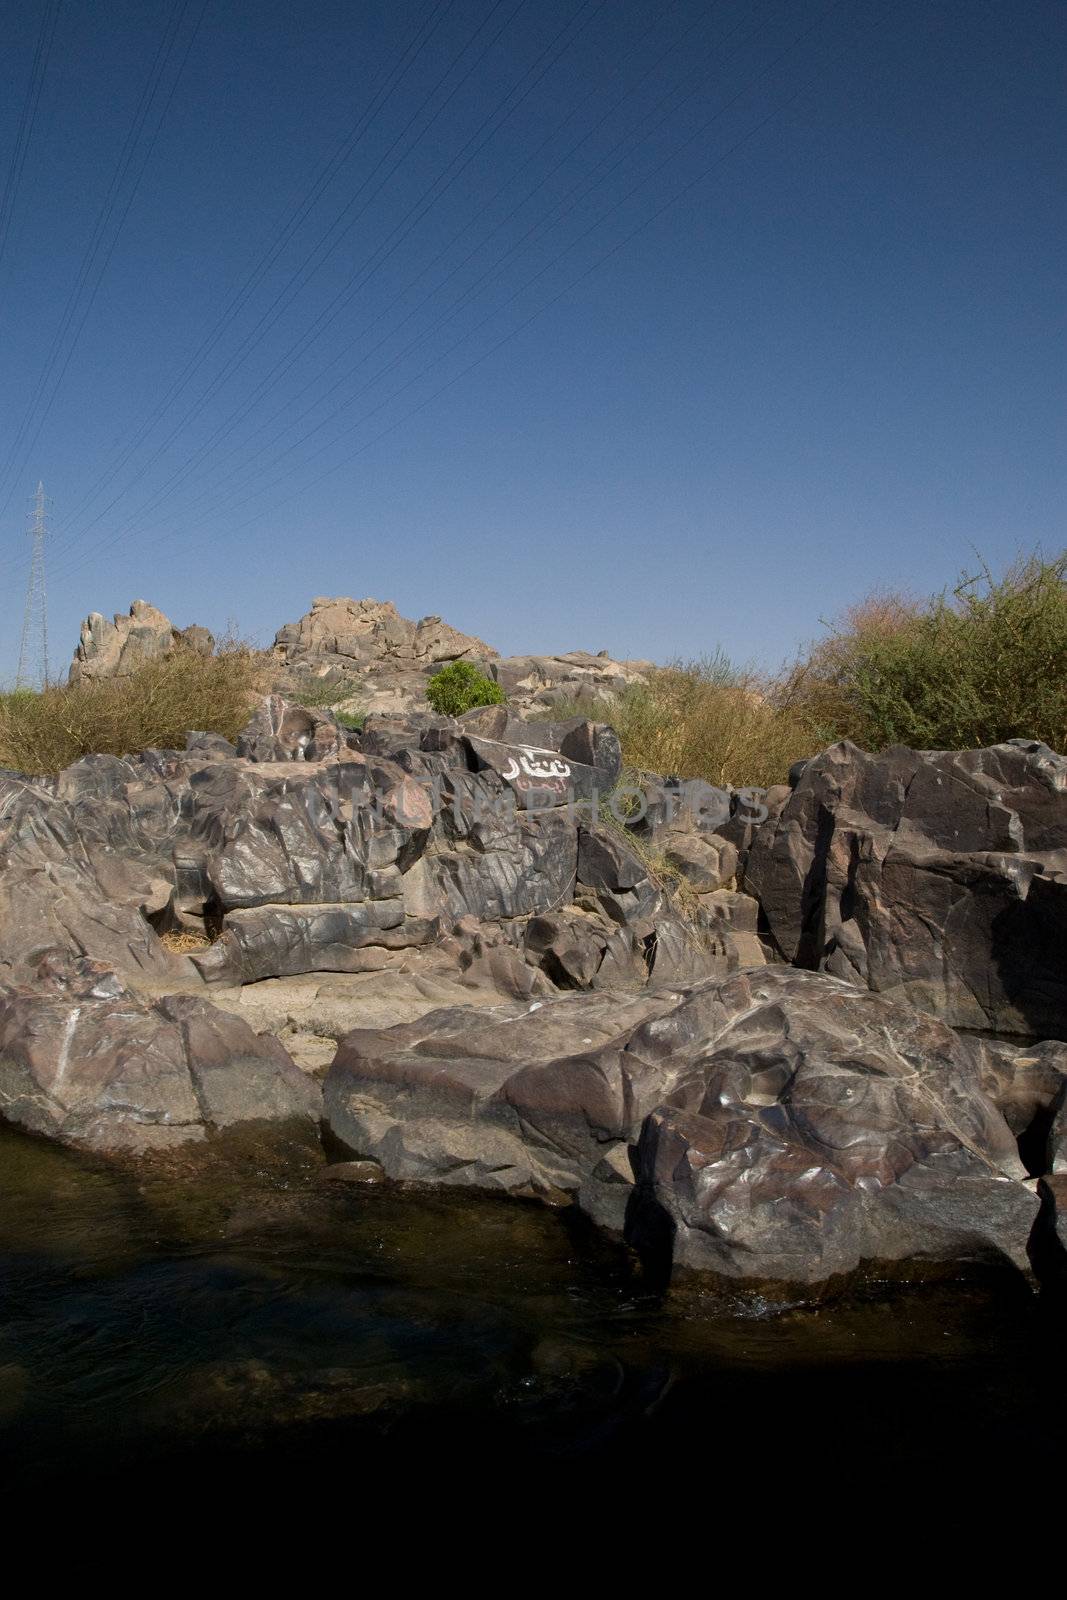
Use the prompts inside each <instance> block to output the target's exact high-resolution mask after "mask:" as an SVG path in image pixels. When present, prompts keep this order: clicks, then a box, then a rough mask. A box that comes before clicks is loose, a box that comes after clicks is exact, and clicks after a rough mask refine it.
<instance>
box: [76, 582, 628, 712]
mask: <svg viewBox="0 0 1067 1600" xmlns="http://www.w3.org/2000/svg"><path fill="white" fill-rule="evenodd" d="M179 643H181V644H184V645H186V646H187V647H190V648H193V649H196V650H201V651H204V652H206V653H210V652H211V650H212V649H213V648H214V641H213V639H212V636H211V634H210V633H208V631H207V629H206V628H200V627H190V628H184V629H182V628H176V627H175V626H174V624H173V623H172V622H171V621H170V618H169V617H166V616H165V615H164V614H163V612H162V611H159V610H157V609H156V607H155V606H151V605H149V604H147V602H146V601H144V600H135V601H134V603H133V605H132V606H131V608H130V612H129V615H128V616H122V615H117V616H116V617H115V619H114V621H113V622H108V621H107V619H106V618H105V617H103V616H101V614H100V613H99V612H97V611H94V612H92V613H91V614H90V615H89V616H88V617H87V618H86V619H85V621H84V622H83V623H82V627H81V639H80V642H79V644H78V648H77V650H76V651H75V655H74V662H73V664H72V666H71V669H70V681H71V683H83V682H90V681H94V680H98V679H103V678H114V677H126V676H128V675H129V674H130V673H131V672H133V671H135V670H136V668H137V667H139V666H141V665H143V663H144V662H145V661H149V660H153V659H155V658H156V657H158V656H160V655H165V654H167V653H168V652H169V651H171V650H173V649H174V648H175V646H176V645H177V644H179ZM270 655H271V678H272V684H273V688H274V689H275V690H276V692H277V693H279V694H281V695H282V696H284V697H285V698H287V699H289V700H291V701H293V702H295V703H301V702H302V701H304V700H306V699H307V700H311V701H312V702H313V703H314V704H316V705H321V704H323V703H325V702H327V701H328V702H329V703H330V704H331V705H333V706H334V707H336V708H337V709H338V710H340V711H343V712H346V713H349V714H357V713H358V714H359V715H364V714H366V713H381V714H386V715H407V714H408V713H411V712H418V711H425V710H426V709H427V700H426V683H427V680H428V679H429V678H430V677H431V676H432V675H433V674H434V673H435V672H439V671H440V670H441V668H442V667H443V666H446V665H447V664H448V663H449V662H451V661H459V660H469V661H475V662H477V663H478V665H479V666H480V668H481V669H482V671H484V672H485V673H486V674H487V675H488V676H489V677H492V678H495V679H496V680H497V681H498V682H499V683H500V684H501V686H502V687H503V689H504V692H505V693H506V694H507V697H508V702H509V705H510V707H511V710H512V712H513V713H514V714H516V715H520V716H528V717H534V718H538V717H551V716H552V715H553V713H554V708H556V707H557V706H559V705H561V704H563V703H565V702H566V703H567V704H569V705H573V706H578V707H584V708H592V707H594V706H596V705H602V704H610V703H611V702H612V701H613V700H614V699H615V698H616V697H617V696H618V695H619V694H620V693H621V692H622V691H623V690H624V689H625V688H626V686H627V685H628V684H631V683H635V682H639V681H640V680H641V679H642V678H643V677H644V676H645V675H646V674H647V673H648V672H649V671H650V670H651V663H650V662H647V661H615V660H613V659H612V658H611V656H609V655H608V653H607V651H606V650H603V651H601V652H600V653H599V654H596V655H594V654H591V653H589V652H588V651H584V650H574V651H571V652H569V653H567V654H564V655H541V656H538V655H532V656H510V657H504V658H502V657H501V656H500V655H499V653H498V652H497V651H496V650H494V649H493V647H492V645H488V644H486V643H485V641H484V640H483V639H478V638H475V637H474V635H473V634H466V633H460V632H459V631H458V630H457V629H455V628H453V627H451V626H450V625H449V624H448V623H447V622H443V621H442V620H441V618H440V617H423V618H422V620H421V621H420V622H412V621H410V620H409V619H408V618H406V617H402V616H401V615H400V613H399V612H398V611H397V609H396V607H395V606H394V605H393V604H392V603H391V602H389V601H379V600H369V599H367V600H353V599H349V598H347V597H344V596H342V597H339V598H337V599H330V598H328V597H325V596H320V597H319V598H317V599H315V600H313V601H312V604H311V610H310V611H308V612H306V613H305V615H304V616H302V617H301V618H300V619H299V620H298V621H297V622H289V623H286V624H285V626H284V627H282V628H280V629H279V630H278V633H277V634H276V635H275V639H274V644H273V646H272V648H271V652H270Z"/></svg>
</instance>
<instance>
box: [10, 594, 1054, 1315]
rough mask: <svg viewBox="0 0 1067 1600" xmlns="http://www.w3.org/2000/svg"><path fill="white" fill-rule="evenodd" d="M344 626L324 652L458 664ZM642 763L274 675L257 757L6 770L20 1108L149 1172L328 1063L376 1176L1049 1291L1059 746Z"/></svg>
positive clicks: (573, 728)
mask: <svg viewBox="0 0 1067 1600" xmlns="http://www.w3.org/2000/svg"><path fill="white" fill-rule="evenodd" d="M330 604H331V605H333V603H332V602H331V603H330ZM343 604H345V605H347V604H348V603H347V602H346V603H343ZM380 609H381V608H379V610H380ZM360 614H361V615H362V616H363V620H364V621H365V622H366V623H367V629H366V632H365V633H360V632H359V631H358V630H357V631H356V632H355V633H354V634H353V635H352V636H351V637H348V636H347V635H344V634H341V633H338V632H336V631H334V632H330V631H329V630H326V631H325V632H323V631H321V630H320V631H319V632H315V631H314V630H312V631H311V632H309V633H308V634H307V636H306V640H305V642H306V643H307V649H308V652H309V655H306V656H305V657H304V658H303V659H304V660H305V662H306V661H307V660H308V659H310V657H311V656H313V655H314V652H315V650H317V649H318V648H319V644H320V643H322V641H324V640H325V641H326V642H329V641H330V640H332V641H333V643H334V644H336V641H337V640H338V639H340V638H348V643H347V645H346V648H347V649H350V650H351V651H352V652H353V654H352V655H351V657H350V659H351V661H352V662H353V664H354V666H353V670H355V671H363V670H364V669H365V667H366V665H367V661H366V660H361V659H358V658H359V652H360V650H363V649H364V648H365V650H366V651H367V652H370V653H371V654H370V655H369V656H368V658H367V659H371V658H373V659H374V660H379V659H381V655H380V653H381V651H383V650H386V651H387V653H390V654H389V659H390V661H391V662H392V664H393V666H394V667H395V668H396V669H397V670H398V671H401V672H407V671H408V670H409V669H410V670H411V671H412V672H413V673H414V674H415V675H416V676H418V675H420V674H422V675H423V676H424V675H425V674H426V673H427V672H428V671H429V670H431V668H432V665H433V661H432V660H431V657H434V658H435V659H444V658H445V657H442V656H441V655H440V654H439V653H440V652H441V651H451V650H453V649H454V648H456V646H457V637H459V636H456V637H451V636H450V630H444V629H443V625H442V626H438V625H437V624H436V623H434V624H433V625H432V626H429V627H427V628H425V629H424V631H423V634H422V635H421V636H420V635H419V629H418V628H416V627H415V625H414V624H411V625H404V627H403V628H400V630H399V631H396V629H392V631H391V628H392V625H391V624H388V619H385V620H384V621H383V620H382V618H381V617H378V618H377V620H375V618H374V617H373V616H372V615H371V614H370V613H369V612H363V613H360ZM349 615H350V614H349V613H348V612H345V616H346V617H348V616H349ZM319 620H320V622H323V626H324V627H325V619H324V618H320V619H319ZM335 620H336V618H335ZM357 620H358V619H357ZM164 621H165V619H164ZM379 623H381V626H382V629H383V630H384V631H382V632H380V633H378V632H376V631H375V630H376V628H377V626H378V624H379ZM387 624H388V625H387ZM420 626H421V625H420ZM316 627H318V624H316ZM409 630H410V631H409ZM162 637H163V635H162V633H160V634H159V638H160V639H162ZM361 639H362V640H364V641H365V643H364V644H361V643H360V642H359V641H360V640H361ZM383 640H385V643H383ZM366 641H369V642H366ZM477 643H478V641H467V644H469V645H477ZM172 647H173V642H172ZM161 648H162V646H161ZM294 648H296V647H295V646H294ZM300 648H301V649H302V648H303V646H301V647H300ZM404 651H410V652H411V653H410V655H404V654H403V652H404ZM374 652H379V654H378V655H374V654H373V653H374ZM299 653H300V651H299V649H298V650H297V655H298V656H299ZM326 653H327V654H329V653H334V654H336V651H334V650H333V645H332V644H331V646H330V650H329V651H327V652H326ZM119 655H120V656H121V651H120V652H119ZM480 659H483V660H484V661H485V662H486V664H487V665H488V666H489V667H490V669H493V668H499V666H500V663H499V662H495V661H494V660H493V658H491V657H488V656H485V657H481V658H480ZM420 681H421V680H420ZM621 768H622V756H621V751H620V747H619V741H618V739H617V737H616V735H615V734H614V732H613V731H612V729H611V728H610V727H608V726H606V725H605V724H604V723H601V722H598V721H596V720H593V719H591V718H589V717H586V716H583V715H581V714H579V715H573V716H569V717H558V716H553V715H552V714H551V710H550V708H549V709H546V711H545V714H543V715H541V716H540V717H538V718H537V719H533V720H531V719H523V718H520V717H519V716H517V715H516V712H515V708H514V706H513V705H506V706H491V707H483V708H480V709H478V710H476V711H472V712H469V713H467V714H466V715H465V716H463V717H459V718H450V717H443V716H438V715H435V714H433V713H432V712H430V711H429V710H427V709H420V710H414V711H408V712H399V711H395V710H394V711H391V712H390V713H389V714H384V713H372V714H371V715H370V716H368V717H367V719H366V722H365V724H364V725H363V727H362V728H361V730H360V731H359V732H355V731H353V729H352V728H351V727H349V726H347V725H346V724H345V723H344V721H343V720H342V719H341V718H339V717H338V716H337V715H336V714H334V712H332V711H323V710H320V709H316V708H315V707H308V706H305V705H301V704H298V703H294V702H293V701H291V700H287V699H286V698H285V697H284V696H282V695H280V694H277V693H275V694H272V695H270V696H267V697H266V698H264V699H263V701H262V702H261V703H260V704H259V705H258V706H257V707H256V709H255V711H254V714H253V715H252V717H251V719H250V721H249V723H248V726H247V727H246V728H245V729H244V730H243V731H242V733H241V734H240V735H239V736H238V738H237V739H236V740H235V741H234V742H233V743H230V742H228V741H227V740H225V739H222V738H219V737H218V736H217V735H212V734H205V733H192V734H190V735H189V737H188V740H187V745H186V748H185V749H184V750H145V751H142V752H140V753H139V754H136V755H131V756H129V757H125V758H119V757H115V756H87V757H85V758H84V759H83V760H81V761H78V762H76V763H74V764H73V765H72V766H71V767H69V768H67V769H66V770H65V771H64V772H62V773H60V774H59V776H58V777H57V778H55V779H52V780H43V779H40V780H39V779H32V778H28V777H25V776H20V775H18V774H13V773H4V774H0V1115H2V1116H4V1117H5V1118H7V1119H8V1120H9V1121H12V1122H14V1123H15V1124H17V1125H18V1126H19V1127H22V1128H24V1129H26V1130H28V1131H30V1132H34V1133H38V1134H42V1135H44V1136H47V1137H51V1138H55V1139H59V1140H61V1141H63V1142H65V1143H67V1144H71V1145H77V1146H83V1147H88V1148H91V1149H93V1150H95V1151H103V1152H134V1153H136V1152H143V1151H150V1150H156V1151H159V1150H166V1149H169V1148H171V1147H172V1146H179V1145H180V1146H185V1145H188V1144H189V1143H191V1142H194V1143H195V1142H204V1141H205V1140H207V1139H209V1138H211V1137H213V1136H214V1134H215V1133H216V1132H217V1131H219V1130H221V1129H224V1128H227V1127H229V1126H232V1125H233V1124H235V1123H257V1124H263V1125H265V1126H268V1127H273V1128H275V1129H277V1128H280V1127H282V1126H286V1127H288V1126H291V1125H294V1124H296V1125H299V1126H301V1127H303V1128H305V1129H306V1130H310V1129H312V1128H314V1127H315V1126H316V1125H317V1121H318V1118H319V1116H320V1111H321V1110H322V1106H320V1097H319V1089H318V1086H317V1083H316V1081H315V1078H314V1076H313V1074H318V1073H322V1072H326V1079H325V1100H324V1110H325V1116H326V1120H327V1122H328V1124H329V1127H330V1129H331V1132H332V1137H333V1139H334V1140H336V1141H340V1143H341V1145H342V1146H344V1147H345V1149H346V1151H347V1152H348V1153H350V1154H351V1155H352V1156H353V1157H354V1158H356V1159H358V1160H361V1161H371V1162H375V1163H377V1168H375V1169H373V1170H378V1169H380V1170H381V1171H382V1172H384V1173H386V1174H387V1175H388V1176H390V1177H391V1178H394V1179H401V1180H417V1181H420V1182H431V1183H439V1184H445V1185H449V1186H466V1187H474V1188H479V1189H488V1190H498V1191H501V1192H506V1193H512V1194H520V1195H529V1196H536V1197H540V1198H542V1199H546V1200H548V1201H550V1202H552V1203H556V1204H564V1203H566V1204H575V1205H577V1206H579V1207H581V1208H582V1209H583V1210H584V1211H585V1212H586V1213H587V1214H588V1215H589V1216H590V1217H591V1218H592V1219H593V1220H594V1221H596V1222H597V1223H599V1224H601V1225H603V1226H606V1227H608V1228H611V1229H613V1230H614V1231H616V1232H617V1233H620V1234H622V1235H623V1236H624V1237H626V1238H627V1239H628V1240H629V1241H630V1243H631V1244H632V1245H634V1246H635V1248H637V1249H638V1250H639V1251H640V1252H641V1253H642V1255H643V1256H644V1257H645V1258H646V1260H647V1261H648V1262H649V1263H650V1265H651V1266H653V1267H655V1268H656V1269H657V1270H673V1269H674V1268H676V1267H678V1268H682V1267H684V1268H698V1269H701V1270H706V1271H711V1272H713V1273H715V1274H716V1275H718V1276H719V1277H722V1278H724V1279H729V1280H735V1281H737V1282H741V1283H746V1284H758V1285H763V1286H766V1285H769V1284H777V1285H807V1286H810V1285H813V1284H819V1283H823V1282H825V1281H828V1280H843V1279H847V1278H848V1276H849V1275H850V1274H852V1273H854V1272H856V1271H859V1270H863V1269H865V1268H866V1267H868V1266H870V1267H872V1268H873V1269H875V1270H879V1271H882V1270H885V1268H886V1266H887V1264H892V1263H907V1262H912V1263H913V1262H915V1261H922V1262H931V1261H932V1262H958V1261H972V1260H987V1261H988V1260H992V1261H998V1262H1004V1263H1010V1264H1011V1265H1012V1266H1014V1267H1016V1268H1020V1269H1025V1266H1026V1261H1027V1257H1026V1249H1027V1243H1028V1238H1029V1235H1030V1229H1031V1224H1032V1223H1033V1219H1034V1215H1035V1213H1036V1210H1037V1204H1038V1202H1037V1198H1036V1196H1035V1193H1034V1191H1033V1181H1032V1180H1033V1179H1036V1178H1041V1179H1043V1180H1045V1182H1044V1189H1043V1193H1044V1195H1045V1201H1044V1205H1045V1209H1044V1212H1043V1213H1042V1217H1043V1221H1042V1225H1041V1229H1039V1233H1041V1237H1042V1238H1043V1240H1044V1243H1043V1244H1042V1245H1041V1251H1039V1255H1040V1254H1041V1252H1042V1251H1043V1252H1044V1254H1045V1255H1046V1256H1047V1254H1048V1252H1049V1251H1051V1250H1053V1247H1055V1248H1056V1249H1059V1248H1060V1246H1059V1244H1057V1243H1056V1241H1058V1240H1059V1239H1060V1237H1061V1234H1062V1232H1063V1228H1062V1211H1063V1201H1062V1184H1060V1188H1059V1189H1057V1188H1056V1184H1057V1183H1059V1181H1060V1178H1061V1177H1062V1176H1063V1175H1064V1174H1065V1173H1067V1043H1060V1042H1057V1036H1059V1037H1067V1025H1065V1022H1064V1018H1065V1016H1067V1005H1065V1003H1064V1002H1065V1000H1067V995H1065V992H1064V990H1065V984H1067V980H1065V979H1064V976H1063V974H1064V971H1065V970H1067V965H1065V963H1064V961H1063V955H1064V949H1063V946H1064V925H1063V906H1062V904H1061V902H1062V899H1063V894H1064V881H1065V879H1064V866H1065V861H1067V816H1065V807H1067V799H1065V791H1067V760H1064V758H1061V757H1058V756H1055V755H1053V754H1052V753H1051V752H1050V751H1048V750H1046V749H1045V748H1044V747H1043V746H1037V745H1032V744H1027V743H1025V742H1015V743H1012V744H1008V745H1004V746H998V747H996V748H994V749H992V750H987V751H972V752H962V753H959V752H957V753H945V752H914V751H892V752H889V753H887V754H886V755H883V756H880V757H872V756H869V755H865V754H864V753H863V752H861V751H859V750H856V749H855V748H853V747H852V746H850V745H838V746H834V747H833V748H832V749H830V750H828V751H826V752H824V753H823V754H822V755H820V756H818V757H816V758H815V759H814V760H812V761H810V762H807V763H804V764H803V765H802V767H800V768H798V770H797V771H796V772H794V774H793V782H792V786H791V787H788V786H783V787H781V788H780V789H777V790H769V791H766V792H755V791H718V790H714V789H711V788H710V787H709V786H708V785H706V784H699V783H694V782H682V781H680V780H678V779H664V780H660V779H653V778H650V779H649V780H648V785H647V788H648V793H647V796H643V797H641V800H642V803H641V804H640V805H639V806H638V807H637V809H636V810H635V811H633V812H631V811H630V809H629V807H627V811H626V815H627V816H628V818H629V825H628V826H622V825H621V823H620V821H619V818H616V819H615V820H614V821H612V820H611V807H610V806H608V807H606V806H605V802H606V801H607V800H609V799H610V798H611V797H612V796H613V791H614V789H615V786H616V784H617V783H618V782H619V780H620V775H621ZM615 798H616V799H617V798H618V797H617V796H616V797H615ZM632 798H634V797H633V796H631V799H632ZM646 799H647V802H648V803H647V804H646V803H645V800H646ZM668 885H671V886H672V887H670V888H668ZM769 949H770V950H772V952H773V958H776V959H772V964H770V965H768V950H769ZM805 969H807V970H805ZM949 1023H951V1024H954V1025H956V1026H960V1025H962V1026H963V1027H964V1028H969V1029H980V1030H982V1031H983V1035H984V1036H982V1037H978V1036H972V1035H971V1034H966V1033H958V1032H954V1031H953V1028H952V1027H950V1026H949V1025H948V1024H949ZM990 1029H993V1030H996V1031H997V1032H998V1033H999V1034H1000V1035H1001V1037H999V1038H992V1037H989V1036H988V1032H989V1030H990ZM1035 1037H1040V1040H1041V1042H1039V1043H1033V1042H1032V1041H1033V1039H1034V1038H1035ZM290 1047H291V1048H290ZM298 1062H299V1065H298V1064H297V1063H298ZM327 1068H328V1071H327ZM1028 1174H1030V1175H1032V1177H1030V1176H1028ZM1042 1230H1043V1232H1042ZM1061 1254H1062V1252H1061ZM1035 1259H1037V1258H1036V1257H1035ZM1042 1259H1044V1257H1042Z"/></svg>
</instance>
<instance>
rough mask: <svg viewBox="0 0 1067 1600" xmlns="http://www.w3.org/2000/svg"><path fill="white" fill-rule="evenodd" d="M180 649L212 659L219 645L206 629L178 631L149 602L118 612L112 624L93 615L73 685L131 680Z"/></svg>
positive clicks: (87, 622) (74, 665)
mask: <svg viewBox="0 0 1067 1600" xmlns="http://www.w3.org/2000/svg"><path fill="white" fill-rule="evenodd" d="M179 645H181V646H183V647H184V648H185V649H187V650H194V651H196V652H197V653H198V654H199V655H210V654H211V652H212V651H213V650H214V648H215V641H214V639H213V638H212V636H211V634H210V633H209V632H208V631H207V629H206V628H201V627H197V626H193V627H191V628H184V629H182V628H176V627H175V626H174V624H173V622H171V620H170V618H169V617H167V616H165V615H164V614H163V612H162V611H160V610H158V609H157V607H156V606H153V605H149V603H148V601H147V600H135V601H134V602H133V605H132V606H131V607H130V609H129V612H128V613H127V614H126V615H125V616H124V615H123V614H122V613H121V612H116V614H115V618H114V621H112V622H109V621H108V620H107V618H106V617H105V616H103V615H102V614H101V613H100V612H99V611H91V612H90V613H89V615H88V616H87V617H86V619H85V621H84V622H83V623H82V625H81V637H80V638H79V641H78V647H77V649H76V650H75V652H74V660H73V662H72V663H71V668H70V682H71V683H72V684H76V683H95V682H98V681H99V680H100V679H103V678H128V677H129V676H130V674H131V673H133V672H136V671H137V669H138V667H142V666H144V664H145V662H146V661H154V660H156V659H157V658H158V657H159V656H165V655H169V654H170V652H171V651H172V650H174V649H175V648H176V647H178V646H179Z"/></svg>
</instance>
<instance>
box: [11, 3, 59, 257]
mask: <svg viewBox="0 0 1067 1600" xmlns="http://www.w3.org/2000/svg"><path fill="white" fill-rule="evenodd" d="M62 4H63V0H48V4H47V5H46V6H45V10H44V16H43V17H42V18H41V31H40V33H39V34H38V36H37V48H36V49H35V51H34V53H33V64H32V66H31V67H30V81H29V84H28V86H27V89H26V99H25V100H24V101H23V105H22V114H21V116H20V117H19V125H18V130H17V132H16V134H15V147H14V150H13V151H12V154H11V165H10V167H9V169H8V174H7V178H6V180H5V182H4V192H3V195H2V196H0V264H2V263H3V259H4V251H5V249H6V247H7V241H8V237H9V235H10V233H11V219H12V217H13V216H14V214H15V204H16V201H17V200H18V192H19V184H20V183H21V181H22V173H23V170H24V168H25V166H26V155H27V152H28V150H29V148H30V142H31V140H32V138H33V127H34V123H35V122H36V120H37V109H38V107H39V106H40V103H41V91H42V89H43V88H44V80H45V75H46V73H47V71H48V60H49V57H50V56H51V54H52V44H53V41H54V39H55V36H56V25H57V23H58V21H59V12H60V7H61V6H62Z"/></svg>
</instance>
